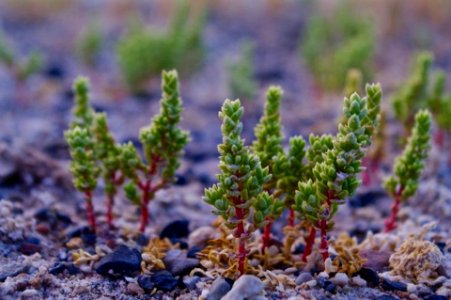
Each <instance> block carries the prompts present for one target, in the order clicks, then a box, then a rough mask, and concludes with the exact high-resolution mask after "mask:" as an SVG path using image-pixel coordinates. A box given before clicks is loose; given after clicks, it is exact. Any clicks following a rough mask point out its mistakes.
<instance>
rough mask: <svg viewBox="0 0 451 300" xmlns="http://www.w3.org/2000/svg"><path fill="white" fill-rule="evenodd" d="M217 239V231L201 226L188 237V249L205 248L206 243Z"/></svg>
mask: <svg viewBox="0 0 451 300" xmlns="http://www.w3.org/2000/svg"><path fill="white" fill-rule="evenodd" d="M217 238H219V234H218V232H217V230H216V229H215V228H213V227H211V226H202V227H199V228H197V229H196V230H194V231H193V232H192V233H191V234H190V235H189V237H188V244H189V245H190V247H193V246H197V247H199V248H205V246H206V245H207V242H208V241H210V240H214V239H217Z"/></svg>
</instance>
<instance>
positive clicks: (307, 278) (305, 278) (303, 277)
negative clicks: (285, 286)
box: [295, 272, 313, 285]
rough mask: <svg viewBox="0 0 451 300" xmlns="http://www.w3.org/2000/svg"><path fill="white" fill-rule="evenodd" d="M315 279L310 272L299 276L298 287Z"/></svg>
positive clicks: (297, 279)
mask: <svg viewBox="0 0 451 300" xmlns="http://www.w3.org/2000/svg"><path fill="white" fill-rule="evenodd" d="M312 279H313V276H312V274H310V273H309V272H302V273H301V274H299V276H298V277H297V278H296V281H295V282H296V284H297V285H301V284H303V283H304V282H307V281H310V280H312Z"/></svg>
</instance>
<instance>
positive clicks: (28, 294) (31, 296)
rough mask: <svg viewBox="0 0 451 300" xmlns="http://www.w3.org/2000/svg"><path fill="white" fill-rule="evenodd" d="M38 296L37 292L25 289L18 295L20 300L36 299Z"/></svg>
mask: <svg viewBox="0 0 451 300" xmlns="http://www.w3.org/2000/svg"><path fill="white" fill-rule="evenodd" d="M38 296H39V292H38V291H37V290H35V289H26V290H25V291H23V292H22V293H21V295H20V298H21V299H36V297H38Z"/></svg>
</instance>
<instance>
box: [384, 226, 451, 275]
mask: <svg viewBox="0 0 451 300" xmlns="http://www.w3.org/2000/svg"><path fill="white" fill-rule="evenodd" d="M430 228H431V227H430V226H425V227H424V229H423V230H422V232H420V234H412V235H411V236H410V237H408V238H407V239H406V240H405V241H404V242H403V243H402V244H401V247H400V248H399V249H398V250H396V252H395V253H393V254H392V255H391V257H390V267H391V269H392V271H391V274H393V275H400V276H401V277H403V278H404V279H406V280H409V281H411V282H414V283H431V282H433V281H434V280H435V279H436V278H437V277H439V276H440V271H439V268H441V267H444V266H445V257H444V256H443V254H442V253H441V251H440V249H439V248H438V247H437V246H436V245H435V244H434V243H432V242H430V241H426V240H425V235H426V233H427V231H428V230H429V229H430Z"/></svg>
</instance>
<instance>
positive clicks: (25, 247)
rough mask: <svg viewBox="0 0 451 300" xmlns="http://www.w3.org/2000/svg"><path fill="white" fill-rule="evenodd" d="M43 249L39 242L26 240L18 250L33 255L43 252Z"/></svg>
mask: <svg viewBox="0 0 451 300" xmlns="http://www.w3.org/2000/svg"><path fill="white" fill-rule="evenodd" d="M41 249H42V247H41V245H39V244H35V243H30V242H24V243H22V244H21V245H20V246H19V248H18V249H17V250H18V251H19V252H20V253H22V254H24V255H32V254H35V253H39V252H41Z"/></svg>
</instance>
